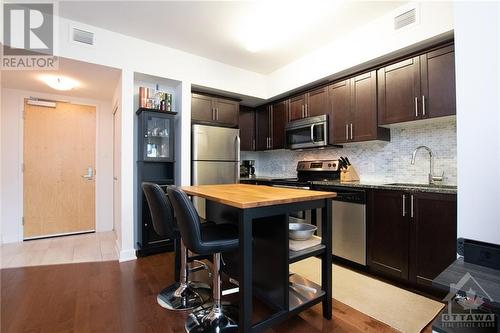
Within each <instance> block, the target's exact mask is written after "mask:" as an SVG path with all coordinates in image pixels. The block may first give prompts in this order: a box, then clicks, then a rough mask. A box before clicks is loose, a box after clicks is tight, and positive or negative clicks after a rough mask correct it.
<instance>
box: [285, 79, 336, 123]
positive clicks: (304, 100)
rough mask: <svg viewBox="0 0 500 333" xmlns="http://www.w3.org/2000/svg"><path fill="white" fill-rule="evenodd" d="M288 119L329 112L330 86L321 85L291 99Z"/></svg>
mask: <svg viewBox="0 0 500 333" xmlns="http://www.w3.org/2000/svg"><path fill="white" fill-rule="evenodd" d="M289 103H290V105H289V111H288V121H293V120H297V119H302V118H307V117H314V116H320V115H323V114H327V113H328V87H321V88H317V89H314V90H311V91H308V92H307V93H304V94H302V95H298V96H294V97H292V98H290V100H289Z"/></svg>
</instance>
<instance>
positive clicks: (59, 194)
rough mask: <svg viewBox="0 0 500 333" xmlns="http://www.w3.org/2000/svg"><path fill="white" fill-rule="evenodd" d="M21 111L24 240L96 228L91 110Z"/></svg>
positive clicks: (93, 114)
mask: <svg viewBox="0 0 500 333" xmlns="http://www.w3.org/2000/svg"><path fill="white" fill-rule="evenodd" d="M24 110H25V112H24V172H23V188H24V193H23V197H24V199H23V202H24V203H23V205H24V207H23V209H24V238H33V237H41V236H50V235H57V234H66V233H77V232H82V231H92V230H95V145H96V110H95V107H93V106H85V105H76V104H70V103H59V102H58V103H56V107H55V108H52V107H43V106H35V105H29V104H28V103H27V101H25V103H24Z"/></svg>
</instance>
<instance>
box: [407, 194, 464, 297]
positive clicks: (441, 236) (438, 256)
mask: <svg viewBox="0 0 500 333" xmlns="http://www.w3.org/2000/svg"><path fill="white" fill-rule="evenodd" d="M412 200H413V218H412V223H411V226H410V235H411V237H410V272H409V273H410V282H413V283H415V284H416V285H420V286H425V287H431V286H432V280H433V279H434V278H435V277H436V276H438V275H439V273H441V272H442V271H443V270H444V269H445V268H446V267H448V266H449V265H450V264H451V263H452V262H453V261H455V259H456V258H457V251H456V244H457V198H456V195H451V194H438V193H415V194H411V195H410V205H411V202H412ZM410 208H411V206H410ZM410 213H411V212H410Z"/></svg>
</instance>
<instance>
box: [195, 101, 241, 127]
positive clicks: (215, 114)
mask: <svg viewBox="0 0 500 333" xmlns="http://www.w3.org/2000/svg"><path fill="white" fill-rule="evenodd" d="M191 119H192V121H193V122H200V123H211V124H214V125H221V126H230V127H238V120H239V103H238V102H237V101H234V100H231V99H225V98H220V97H214V96H208V95H203V94H197V93H192V94H191Z"/></svg>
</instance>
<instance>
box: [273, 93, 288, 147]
mask: <svg viewBox="0 0 500 333" xmlns="http://www.w3.org/2000/svg"><path fill="white" fill-rule="evenodd" d="M287 113H288V100H286V101H282V102H278V103H274V104H273V105H272V107H271V114H272V122H271V123H272V127H271V149H283V148H285V124H286V115H287Z"/></svg>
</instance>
